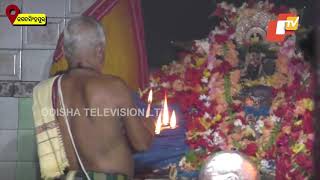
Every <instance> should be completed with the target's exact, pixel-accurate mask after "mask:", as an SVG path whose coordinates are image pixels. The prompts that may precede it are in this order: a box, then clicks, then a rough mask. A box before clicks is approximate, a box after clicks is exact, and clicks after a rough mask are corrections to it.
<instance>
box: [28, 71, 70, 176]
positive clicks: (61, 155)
mask: <svg viewBox="0 0 320 180" xmlns="http://www.w3.org/2000/svg"><path fill="white" fill-rule="evenodd" d="M57 77H58V76H55V77H53V78H50V79H48V80H45V81H42V82H41V83H40V84H38V85H37V86H36V87H35V88H34V89H33V107H32V110H33V117H34V125H35V129H36V139H37V147H38V156H39V162H40V171H41V178H43V179H54V178H57V177H60V176H61V175H63V174H64V170H65V168H67V167H69V161H68V159H67V156H66V152H65V148H64V145H63V141H62V137H61V134H60V129H59V126H58V123H57V119H56V116H55V113H53V110H54V108H53V104H52V103H53V102H52V95H53V94H52V88H53V84H54V82H55V80H56V78H57Z"/></svg>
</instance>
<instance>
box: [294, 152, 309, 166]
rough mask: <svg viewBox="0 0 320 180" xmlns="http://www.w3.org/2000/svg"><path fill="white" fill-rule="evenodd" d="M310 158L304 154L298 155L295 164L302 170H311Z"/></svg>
mask: <svg viewBox="0 0 320 180" xmlns="http://www.w3.org/2000/svg"><path fill="white" fill-rule="evenodd" d="M310 158H311V157H308V156H306V155H305V154H301V153H300V154H298V155H297V157H296V162H297V164H298V165H299V166H301V167H303V168H304V169H311V168H312V161H311V160H310Z"/></svg>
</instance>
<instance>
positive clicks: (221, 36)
mask: <svg viewBox="0 0 320 180" xmlns="http://www.w3.org/2000/svg"><path fill="white" fill-rule="evenodd" d="M214 39H215V41H216V42H217V43H218V44H222V43H225V42H226V41H228V40H229V35H227V34H217V35H215V36H214Z"/></svg>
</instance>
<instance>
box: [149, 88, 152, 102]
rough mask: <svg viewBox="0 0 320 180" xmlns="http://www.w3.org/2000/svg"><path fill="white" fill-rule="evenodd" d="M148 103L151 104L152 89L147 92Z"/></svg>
mask: <svg viewBox="0 0 320 180" xmlns="http://www.w3.org/2000/svg"><path fill="white" fill-rule="evenodd" d="M148 103H149V104H150V103H152V89H151V90H150V91H149V96H148Z"/></svg>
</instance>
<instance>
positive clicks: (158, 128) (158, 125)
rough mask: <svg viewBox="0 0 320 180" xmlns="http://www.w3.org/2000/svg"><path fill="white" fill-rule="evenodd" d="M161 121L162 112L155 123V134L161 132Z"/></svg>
mask: <svg viewBox="0 0 320 180" xmlns="http://www.w3.org/2000/svg"><path fill="white" fill-rule="evenodd" d="M161 120H162V110H161V111H160V114H159V116H158V119H157V122H156V128H155V134H160V132H161V126H162V123H161Z"/></svg>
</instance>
